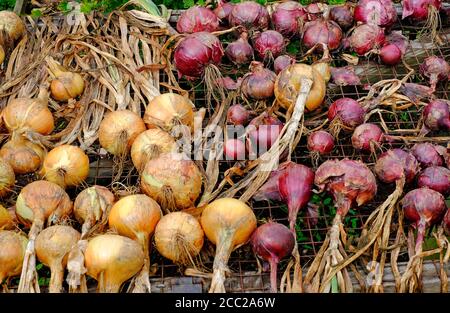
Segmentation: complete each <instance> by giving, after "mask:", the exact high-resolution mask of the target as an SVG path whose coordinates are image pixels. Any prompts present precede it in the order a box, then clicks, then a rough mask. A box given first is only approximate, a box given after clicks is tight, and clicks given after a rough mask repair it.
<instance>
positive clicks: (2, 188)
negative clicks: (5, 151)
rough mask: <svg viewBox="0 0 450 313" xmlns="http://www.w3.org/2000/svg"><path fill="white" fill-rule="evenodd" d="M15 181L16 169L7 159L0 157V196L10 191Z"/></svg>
mask: <svg viewBox="0 0 450 313" xmlns="http://www.w3.org/2000/svg"><path fill="white" fill-rule="evenodd" d="M15 183H16V176H15V175H14V170H13V169H12V167H11V165H10V164H9V163H8V162H7V161H6V160H4V159H3V158H0V197H3V196H5V195H7V194H8V193H10V192H11V190H12V188H13V187H14V185H15Z"/></svg>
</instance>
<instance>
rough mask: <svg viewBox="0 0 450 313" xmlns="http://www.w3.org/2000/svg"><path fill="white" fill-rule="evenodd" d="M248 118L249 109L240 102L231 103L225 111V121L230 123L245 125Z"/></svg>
mask: <svg viewBox="0 0 450 313" xmlns="http://www.w3.org/2000/svg"><path fill="white" fill-rule="evenodd" d="M249 118H250V113H249V111H248V110H247V109H246V108H245V107H244V106H243V105H241V104H233V105H232V106H230V108H229V109H228V112H227V122H228V123H230V124H232V125H235V126H237V125H243V126H244V125H246V124H247V122H248V119H249Z"/></svg>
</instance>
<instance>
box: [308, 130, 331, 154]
mask: <svg viewBox="0 0 450 313" xmlns="http://www.w3.org/2000/svg"><path fill="white" fill-rule="evenodd" d="M307 146H308V150H309V151H317V152H319V154H321V155H323V154H329V153H330V152H331V151H333V149H334V138H333V136H331V134H330V133H328V132H326V131H324V130H318V131H315V132H313V133H311V134H310V135H309V136H308V140H307Z"/></svg>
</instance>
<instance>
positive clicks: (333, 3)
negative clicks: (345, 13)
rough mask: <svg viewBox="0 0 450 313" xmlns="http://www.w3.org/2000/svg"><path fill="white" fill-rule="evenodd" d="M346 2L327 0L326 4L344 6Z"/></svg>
mask: <svg viewBox="0 0 450 313" xmlns="http://www.w3.org/2000/svg"><path fill="white" fill-rule="evenodd" d="M345 1H346V0H328V4H332V5H335V4H344V3H345Z"/></svg>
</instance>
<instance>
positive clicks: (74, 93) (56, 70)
mask: <svg viewBox="0 0 450 313" xmlns="http://www.w3.org/2000/svg"><path fill="white" fill-rule="evenodd" d="M46 61H47V65H48V68H49V72H50V74H51V76H53V80H52V82H51V84H50V91H51V95H52V97H53V99H55V100H58V101H67V100H69V99H73V98H76V97H78V96H79V95H81V94H82V93H83V91H84V80H83V77H81V75H80V74H78V73H74V72H71V71H69V70H67V69H66V68H65V67H63V66H62V65H60V64H59V63H58V62H56V61H55V60H54V59H53V58H51V57H47V59H46Z"/></svg>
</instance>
